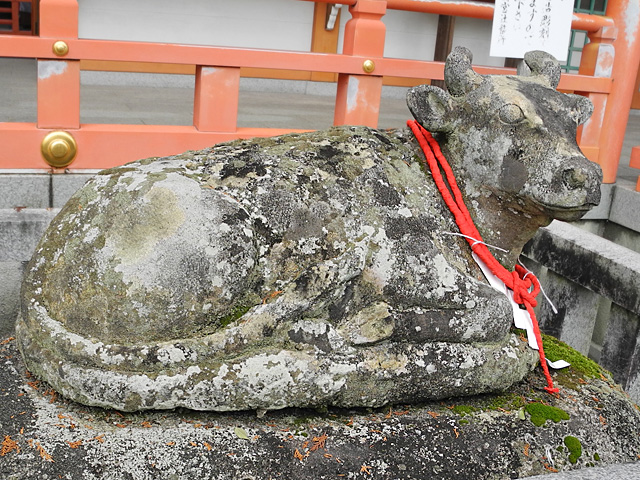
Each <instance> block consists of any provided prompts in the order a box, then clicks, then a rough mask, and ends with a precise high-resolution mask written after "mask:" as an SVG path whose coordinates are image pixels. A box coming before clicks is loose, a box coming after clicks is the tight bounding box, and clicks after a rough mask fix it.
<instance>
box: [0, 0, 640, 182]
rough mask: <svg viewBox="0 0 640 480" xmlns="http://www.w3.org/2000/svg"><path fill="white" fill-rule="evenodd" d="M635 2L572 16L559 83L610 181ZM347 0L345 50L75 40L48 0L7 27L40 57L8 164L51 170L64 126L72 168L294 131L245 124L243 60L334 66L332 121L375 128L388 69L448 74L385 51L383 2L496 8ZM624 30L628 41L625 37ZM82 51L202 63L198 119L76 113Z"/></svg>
mask: <svg viewBox="0 0 640 480" xmlns="http://www.w3.org/2000/svg"><path fill="white" fill-rule="evenodd" d="M307 1H309V0H307ZM638 1H640V0H620V1H619V2H610V3H616V4H618V7H616V8H617V10H616V8H613V9H612V11H613V12H614V13H615V14H616V15H618V16H617V17H616V16H613V18H610V17H598V16H590V15H582V14H575V15H574V19H573V25H574V28H579V29H583V30H587V31H588V32H589V33H588V34H589V37H590V40H591V43H590V44H589V45H588V46H587V47H586V48H585V50H584V52H583V57H582V65H581V70H580V74H579V75H563V76H562V79H561V81H560V85H559V88H561V89H563V90H571V91H576V92H579V93H582V94H584V95H587V96H589V97H590V98H591V99H592V101H593V102H594V105H595V112H594V115H593V117H592V119H591V120H590V121H589V122H588V123H587V124H585V126H584V128H583V129H582V131H581V134H580V144H581V147H582V148H583V151H584V152H585V154H586V155H587V156H588V157H589V158H591V159H592V160H594V161H597V162H598V163H600V164H601V165H602V167H603V170H604V171H605V181H606V182H613V181H615V177H616V171H617V165H618V157H619V154H620V149H621V146H622V137H623V135H624V127H625V126H626V121H627V117H626V116H625V115H623V114H622V112H623V111H626V112H627V113H628V110H629V105H630V103H631V95H632V93H633V92H632V88H630V89H629V93H628V94H626V93H625V92H621V91H620V90H622V89H621V88H620V86H621V85H623V84H624V81H626V80H625V79H624V78H626V77H625V74H626V76H628V77H631V76H633V77H634V78H632V79H631V80H630V82H631V83H632V84H633V82H634V80H635V69H625V68H624V63H626V62H629V64H633V63H632V62H633V58H637V59H640V42H639V41H638V38H633V39H632V40H633V41H632V42H629V41H628V37H629V35H628V31H632V30H631V29H633V28H634V25H633V24H630V23H629V21H628V19H626V20H625V21H624V22H623V21H618V20H619V19H622V18H623V17H624V15H625V14H626V11H625V10H624V5H623V4H625V5H626V4H627V3H629V2H636V3H637V2H638ZM316 2H318V3H330V1H327V0H316ZM341 3H343V4H347V5H349V11H350V13H351V16H352V18H351V19H350V20H349V22H347V24H346V26H345V32H344V44H343V53H342V54H326V53H312V52H291V51H273V50H259V49H245V48H222V47H213V46H199V45H178V44H161V43H145V42H125V41H111V40H89V39H79V38H78V5H77V1H76V0H41V1H40V36H39V37H24V36H10V35H5V36H0V56H8V57H26V58H37V59H38V82H37V88H38V100H37V122H36V123H0V136H1V141H2V144H3V148H2V149H1V150H0V169H47V170H51V168H52V167H51V165H50V164H49V163H47V162H46V161H45V160H44V158H43V156H42V153H41V149H42V143H43V140H44V139H45V137H46V136H47V135H48V134H49V133H50V132H52V131H57V130H62V131H64V132H66V133H67V134H69V135H70V136H71V138H72V141H73V140H74V141H75V142H76V143H77V156H76V157H75V159H74V160H73V162H72V163H71V164H70V166H69V168H72V169H74V170H76V169H97V168H107V167H112V166H115V165H120V164H123V163H126V162H129V161H132V160H136V159H139V158H145V157H150V156H163V155H169V154H174V153H179V152H181V151H184V150H187V149H198V148H204V147H206V146H209V145H212V144H214V143H217V142H221V141H226V140H231V139H235V138H247V137H253V136H271V135H277V134H281V133H284V132H289V131H296V130H295V129H293V128H292V129H268V128H238V127H237V114H238V92H239V82H240V68H241V67H252V68H272V69H283V70H296V71H314V72H333V73H338V74H339V76H338V89H337V95H336V100H335V110H334V112H335V113H334V124H336V125H345V124H354V125H368V126H372V127H375V126H377V122H378V113H379V105H380V95H381V90H382V77H383V76H385V75H386V76H394V77H403V78H423V79H425V81H426V80H429V79H437V80H442V79H443V74H444V65H443V63H441V62H426V61H416V60H404V59H395V58H385V57H384V56H383V53H384V44H385V25H384V23H383V22H382V17H383V16H384V15H385V13H386V11H387V9H398V10H407V11H416V12H427V13H436V14H445V15H456V16H467V17H474V18H484V19H490V18H492V17H493V5H492V4H487V3H479V2H472V1H455V2H452V1H444V0H441V1H435V0H357V1H356V0H343V1H341ZM625 22H626V23H625ZM638 22H639V23H640V19H639V20H638ZM631 23H633V22H631ZM621 25H622V26H621ZM616 27H617V28H616ZM635 28H637V26H636V27H635ZM616 32H617V33H618V34H617V35H616ZM621 35H622V36H623V37H624V41H620V37H621ZM633 35H634V34H633V33H632V36H633ZM635 35H636V37H637V33H635ZM614 52H615V55H614ZM621 54H622V55H626V56H623V57H621ZM634 55H635V57H634ZM620 58H622V60H619V61H617V62H616V61H614V60H615V59H620ZM80 60H102V61H119V62H152V63H153V62H157V63H174V64H188V65H196V74H195V77H196V78H195V98H194V115H193V125H190V126H164V125H114V124H80ZM637 63H638V60H636V61H635V64H636V65H637ZM475 68H476V70H477V71H478V72H480V73H499V74H509V73H513V72H514V70H512V69H506V68H490V67H482V66H477V67H475ZM626 70H628V72H627V71H626ZM623 77H624V78H623ZM614 81H615V82H616V83H615V84H616V88H613V82H614ZM625 95H626V96H625ZM627 97H628V100H627ZM625 102H627V103H626V104H625ZM0 120H1V119H0ZM607 122H613V123H611V125H612V127H611V128H603V125H607V127H609V123H607ZM65 142H66V140H64V139H63V140H60V141H57V143H55V145H53V146H51V145H49V147H48V148H50V149H52V151H53V153H54V154H56V155H58V154H62V153H64V150H65V148H67V146H66V144H65ZM618 143H619V145H620V146H619V148H618V147H617V146H616V145H617V144H618ZM616 149H617V154H616ZM50 153H51V152H50ZM53 170H54V172H55V171H63V170H56V169H55V168H54V169H53Z"/></svg>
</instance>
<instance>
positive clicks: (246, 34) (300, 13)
mask: <svg viewBox="0 0 640 480" xmlns="http://www.w3.org/2000/svg"><path fill="white" fill-rule="evenodd" d="M78 4H79V32H78V33H79V36H80V37H81V38H91V39H101V40H128V41H140V42H163V43H183V44H194V45H218V46H225V47H245V48H268V49H276V50H296V51H308V50H309V48H310V46H311V29H312V22H313V2H301V1H293V0H232V1H228V0H225V1H222V0H182V1H175V0H109V1H104V0H79V2H78Z"/></svg>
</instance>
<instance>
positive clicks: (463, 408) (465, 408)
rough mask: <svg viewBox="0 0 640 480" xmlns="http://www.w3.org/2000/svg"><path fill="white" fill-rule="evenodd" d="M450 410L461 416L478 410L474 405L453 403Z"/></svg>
mask: <svg viewBox="0 0 640 480" xmlns="http://www.w3.org/2000/svg"><path fill="white" fill-rule="evenodd" d="M451 410H452V411H453V412H454V413H457V414H458V415H460V416H461V417H464V416H465V415H471V414H472V413H473V412H477V411H478V409H477V408H476V407H473V406H471V405H454V406H453V408H452V409H451Z"/></svg>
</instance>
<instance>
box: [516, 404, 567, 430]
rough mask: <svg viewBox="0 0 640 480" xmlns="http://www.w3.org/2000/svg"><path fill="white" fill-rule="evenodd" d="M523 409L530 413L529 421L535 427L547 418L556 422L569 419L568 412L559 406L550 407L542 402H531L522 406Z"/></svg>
mask: <svg viewBox="0 0 640 480" xmlns="http://www.w3.org/2000/svg"><path fill="white" fill-rule="evenodd" d="M524 409H525V411H526V412H527V413H528V414H529V415H531V422H532V423H533V424H534V425H535V426H536V427H541V426H543V425H544V424H545V423H546V421H547V420H551V421H553V422H554V423H558V422H559V421H561V420H569V418H570V417H569V414H568V413H567V412H565V411H564V410H562V409H561V408H556V407H552V406H550V405H545V404H543V403H538V402H533V403H529V404H527V406H526V407H524Z"/></svg>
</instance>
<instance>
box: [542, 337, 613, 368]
mask: <svg viewBox="0 0 640 480" xmlns="http://www.w3.org/2000/svg"><path fill="white" fill-rule="evenodd" d="M542 341H543V344H544V353H545V356H546V357H547V358H548V359H549V360H551V361H552V362H553V361H556V360H560V359H562V360H566V361H567V362H569V363H570V364H571V367H570V368H571V369H572V370H573V371H574V372H576V373H577V374H579V375H581V376H583V377H585V378H601V377H602V375H603V374H605V373H607V372H606V370H604V369H603V368H602V367H601V366H600V365H598V364H597V363H596V362H594V361H593V360H591V359H589V358H587V357H585V356H584V355H582V354H581V353H580V352H577V351H576V350H574V349H573V348H571V347H570V346H569V345H567V344H566V343H564V342H561V341H560V340H558V339H557V338H555V337H552V336H550V335H544V334H543V335H542Z"/></svg>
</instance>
